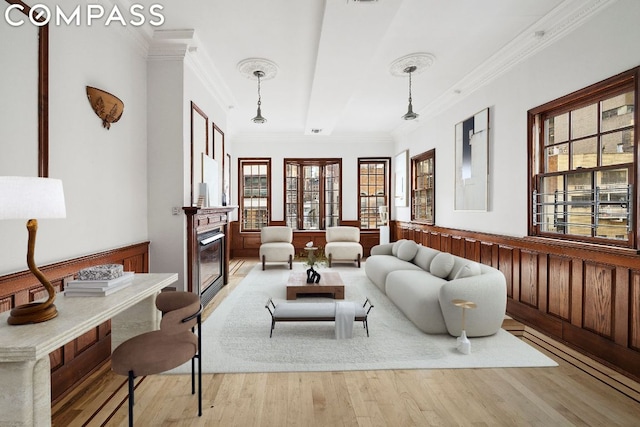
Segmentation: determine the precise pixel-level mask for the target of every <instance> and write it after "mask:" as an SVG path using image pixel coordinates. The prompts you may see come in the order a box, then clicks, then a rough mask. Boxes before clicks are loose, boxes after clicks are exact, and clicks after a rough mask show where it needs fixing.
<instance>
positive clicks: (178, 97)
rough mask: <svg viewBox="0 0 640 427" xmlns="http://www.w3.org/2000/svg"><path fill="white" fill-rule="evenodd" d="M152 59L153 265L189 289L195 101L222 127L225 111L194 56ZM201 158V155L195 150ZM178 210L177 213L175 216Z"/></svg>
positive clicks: (151, 252) (152, 267) (150, 128)
mask: <svg viewBox="0 0 640 427" xmlns="http://www.w3.org/2000/svg"><path fill="white" fill-rule="evenodd" d="M188 55H191V53H187V56H186V57H184V58H176V57H167V58H165V59H163V58H154V59H153V60H150V61H149V66H148V91H149V113H148V121H149V122H148V127H149V151H148V159H149V173H148V178H149V239H150V240H151V245H150V250H149V263H150V266H149V269H150V271H151V272H155V273H161V272H174V273H175V272H177V273H178V282H177V283H176V284H175V286H176V287H177V288H178V289H186V288H187V286H186V285H185V277H186V273H187V259H186V243H187V242H186V216H185V215H184V212H183V210H182V207H184V206H191V200H190V195H191V169H190V168H191V101H193V102H195V103H196V105H197V106H198V107H199V108H200V109H201V110H202V111H203V112H204V113H205V114H206V115H207V116H208V118H209V138H212V131H211V122H212V121H213V122H215V123H216V125H218V127H220V128H221V129H222V130H223V131H224V129H225V127H226V121H227V116H226V112H225V110H224V109H223V108H222V107H221V106H220V105H219V104H218V102H216V100H215V97H214V96H213V95H212V93H211V92H210V91H209V90H208V88H207V85H206V84H205V83H204V82H203V81H202V77H201V76H202V74H201V73H200V72H197V71H196V70H195V69H194V67H195V65H194V64H193V63H192V61H191V60H190V58H189V56H188ZM194 155H195V156H197V157H198V158H199V156H200V153H194ZM196 191H197V189H196ZM174 208H177V209H178V214H177V215H174V214H173V210H174Z"/></svg>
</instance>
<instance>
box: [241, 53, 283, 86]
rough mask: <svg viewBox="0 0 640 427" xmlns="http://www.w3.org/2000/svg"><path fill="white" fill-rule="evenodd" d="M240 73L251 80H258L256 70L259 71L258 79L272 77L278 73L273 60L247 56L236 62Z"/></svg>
mask: <svg viewBox="0 0 640 427" xmlns="http://www.w3.org/2000/svg"><path fill="white" fill-rule="evenodd" d="M238 71H240V74H242V75H243V76H245V77H246V78H248V79H251V80H258V77H257V75H256V71H261V72H262V74H261V75H260V80H262V81H265V80H269V79H272V78H274V77H275V76H276V74H278V66H277V65H276V64H275V62H272V61H269V60H268V59H262V58H247V59H244V60H242V61H240V62H238Z"/></svg>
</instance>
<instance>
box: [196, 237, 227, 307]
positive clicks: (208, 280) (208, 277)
mask: <svg viewBox="0 0 640 427" xmlns="http://www.w3.org/2000/svg"><path fill="white" fill-rule="evenodd" d="M224 240H225V239H224V232H222V231H220V230H213V231H209V232H207V233H201V234H198V271H197V279H196V281H195V284H196V285H197V287H196V289H194V292H197V293H199V294H200V300H201V301H202V305H203V306H206V305H207V304H208V303H209V302H210V301H211V299H212V298H213V297H214V296H215V295H216V294H217V293H218V291H219V290H220V289H222V287H223V286H224V253H225V252H224V249H225V248H224Z"/></svg>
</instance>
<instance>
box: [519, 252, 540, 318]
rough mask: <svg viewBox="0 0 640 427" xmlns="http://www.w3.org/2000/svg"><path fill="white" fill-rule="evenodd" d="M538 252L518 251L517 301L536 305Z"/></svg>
mask: <svg viewBox="0 0 640 427" xmlns="http://www.w3.org/2000/svg"><path fill="white" fill-rule="evenodd" d="M538 285H539V280H538V254H537V253H535V252H531V251H527V250H521V251H520V298H519V299H518V301H520V302H522V303H524V304H527V305H530V306H531V307H538Z"/></svg>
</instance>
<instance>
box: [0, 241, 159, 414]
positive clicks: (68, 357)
mask: <svg viewBox="0 0 640 427" xmlns="http://www.w3.org/2000/svg"><path fill="white" fill-rule="evenodd" d="M100 264H122V265H123V266H124V270H125V271H134V272H136V273H148V272H149V242H144V243H138V244H135V245H131V246H126V247H122V248H118V249H113V250H110V251H105V252H100V253H96V254H92V255H87V256H83V257H80V258H74V259H70V260H67V261H62V262H58V263H55V264H51V265H47V266H44V267H40V266H39V267H38V268H39V269H40V271H42V273H43V274H44V275H45V277H46V278H47V279H48V280H49V281H50V282H51V284H52V285H53V287H54V288H55V289H56V291H57V292H61V291H63V290H64V284H65V283H66V281H68V280H72V279H73V278H74V277H75V275H76V274H77V273H78V271H79V270H80V269H82V268H86V267H91V266H94V265H100ZM46 296H47V292H46V290H45V289H44V288H43V287H42V285H40V282H38V280H37V279H36V278H35V276H33V274H31V272H30V271H29V270H25V271H21V272H18V273H13V274H8V275H5V276H0V312H2V311H7V310H11V309H12V308H13V307H15V306H17V305H21V304H26V303H29V302H32V301H35V300H38V299H40V298H45V297H46ZM60 297H62V295H59V296H58V298H60ZM110 357H111V321H107V322H105V323H103V324H101V325H99V326H98V327H97V328H94V329H93V330H91V331H89V332H87V333H86V334H84V335H82V336H81V337H78V338H77V339H75V340H73V341H71V342H69V343H67V344H65V345H64V346H63V347H60V348H58V349H57V350H55V351H53V352H51V353H50V354H49V361H50V363H51V401H52V403H55V402H56V401H58V400H59V399H61V398H62V397H64V396H65V395H66V394H67V393H68V392H69V391H71V390H72V389H73V387H74V386H75V385H76V384H77V383H79V382H80V381H82V380H83V379H84V378H86V377H88V376H89V375H90V374H91V373H92V372H94V371H95V370H96V369H98V368H99V367H100V366H101V365H102V364H104V362H106V361H107V360H109V358H110Z"/></svg>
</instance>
